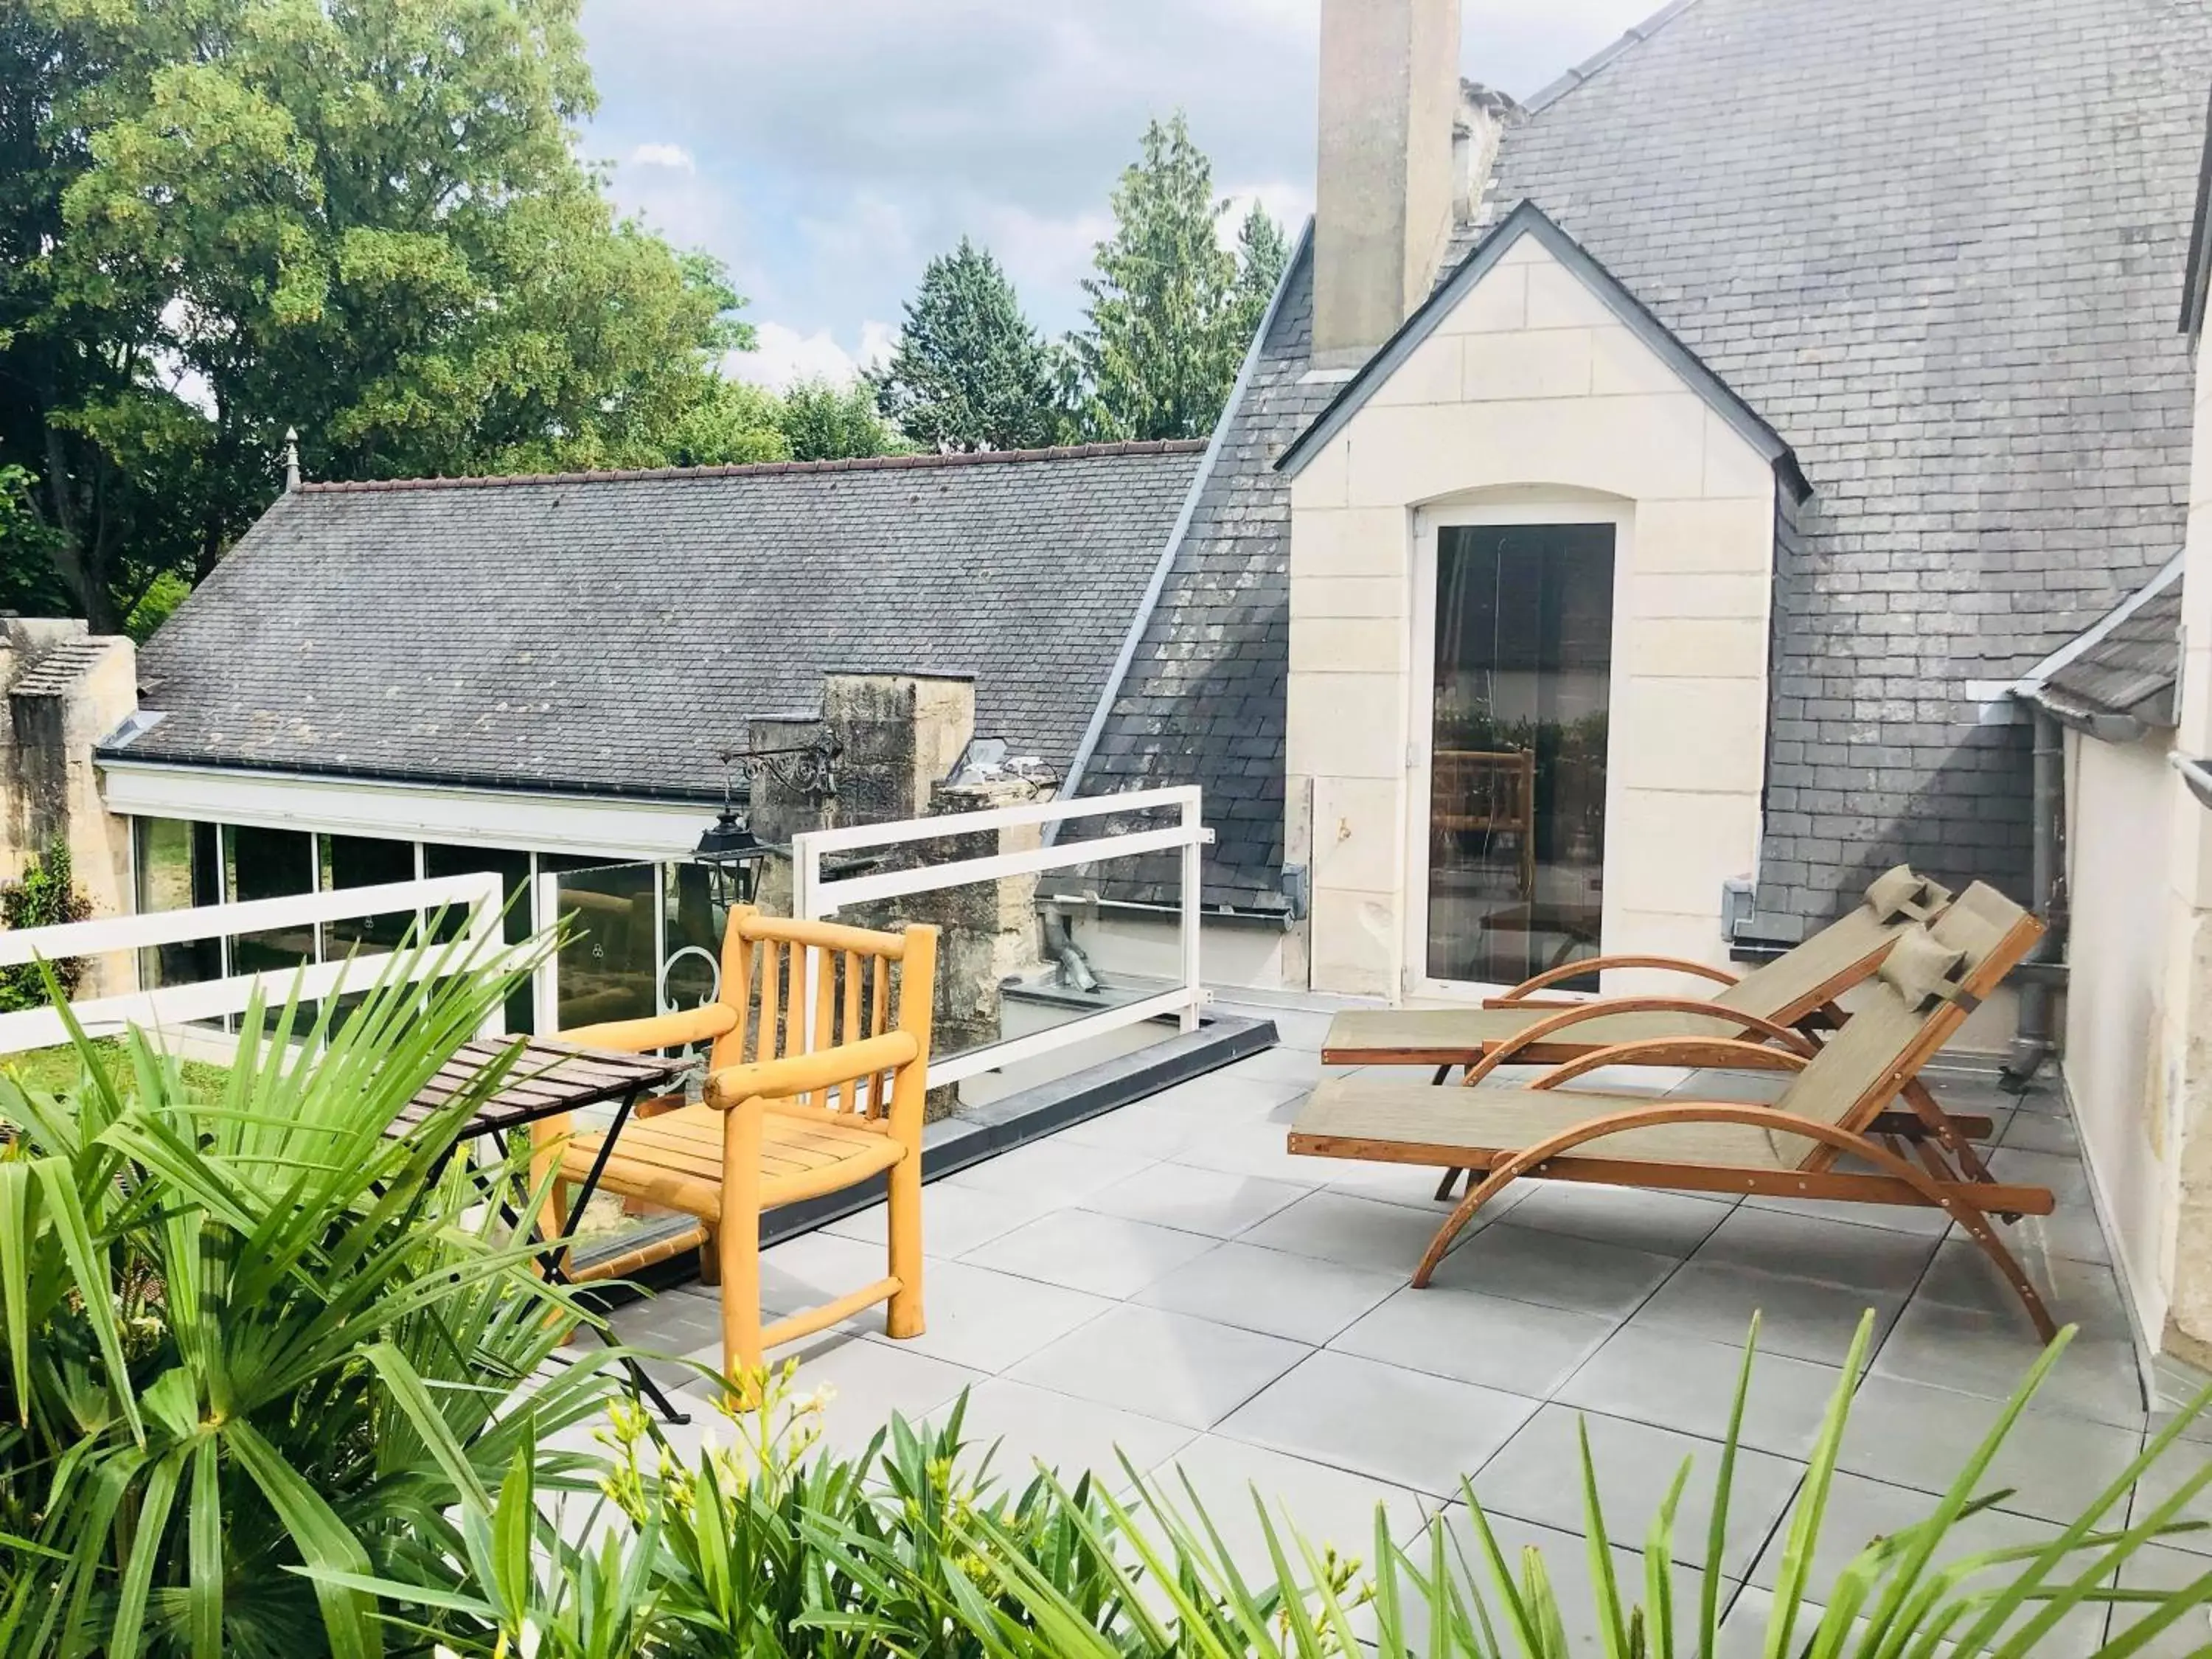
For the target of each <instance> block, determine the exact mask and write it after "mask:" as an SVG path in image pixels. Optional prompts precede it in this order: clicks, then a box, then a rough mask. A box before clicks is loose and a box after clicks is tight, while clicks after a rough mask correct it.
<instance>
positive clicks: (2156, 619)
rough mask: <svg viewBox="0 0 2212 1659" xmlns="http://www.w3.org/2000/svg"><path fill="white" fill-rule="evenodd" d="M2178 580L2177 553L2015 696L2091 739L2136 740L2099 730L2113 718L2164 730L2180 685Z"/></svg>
mask: <svg viewBox="0 0 2212 1659" xmlns="http://www.w3.org/2000/svg"><path fill="white" fill-rule="evenodd" d="M2181 576H2182V556H2181V555H2180V554H2179V553H2177V554H2175V555H2174V556H2173V557H2172V558H2171V559H2169V560H2168V561H2167V562H2166V564H2165V566H2164V567H2163V568H2161V569H2160V571H2159V573H2158V574H2156V575H2155V576H2153V577H2152V578H2151V579H2150V580H2148V582H2145V583H2144V584H2143V585H2142V586H2141V587H2139V588H2137V589H2136V591H2135V592H2132V593H2130V594H2129V595H2128V597H2127V598H2126V599H2123V600H2122V601H2121V602H2120V603H2119V604H2118V605H2116V606H2115V607H2114V608H2113V609H2112V611H2108V612H2107V613H2106V615H2105V616H2104V617H2101V618H2100V620H2099V621H2098V622H2097V623H2096V625H2095V626H2094V627H2093V628H2091V629H2088V630H2087V632H2086V633H2084V634H2082V635H2080V636H2079V637H2078V638H2075V639H2074V640H2072V641H2069V642H2068V643H2067V644H2066V645H2064V646H2063V647H2060V648H2059V649H2058V650H2057V651H2056V652H2054V653H2051V656H2050V657H2048V658H2046V659H2045V660H2044V661H2043V662H2041V663H2039V664H2038V665H2036V667H2035V668H2034V669H2033V670H2032V671H2030V672H2029V673H2028V674H2027V676H2026V677H2025V678H2023V679H2022V680H2021V684H2020V688H2019V690H2020V694H2021V696H2025V697H2027V698H2028V699H2029V700H2030V701H2031V702H2037V703H2040V704H2041V705H2043V706H2044V707H2045V708H2048V709H2049V710H2051V713H2053V714H2057V716H2058V717H2059V719H2061V720H2067V721H2069V722H2070V723H2072V724H2075V725H2077V726H2083V727H2085V728H2086V729H2087V730H2089V731H2090V732H2093V733H2094V734H2096V735H2099V736H2104V735H2123V736H2130V735H2136V733H2135V732H2130V731H2129V730H2128V729H2127V728H2126V727H2124V726H2123V727H2120V728H2119V729H2118V732H2113V731H2112V728H2110V727H2105V726H2102V722H2103V721H2104V720H2108V719H2110V718H2112V717H2114V716H2117V717H2118V718H2119V719H2120V720H2130V721H2140V722H2142V724H2143V725H2146V726H2172V724H2173V723H2174V711H2173V688H2174V684H2175V683H2176V682H2177V681H2178V680H2179V678H2181ZM2138 729H2139V728H2138Z"/></svg>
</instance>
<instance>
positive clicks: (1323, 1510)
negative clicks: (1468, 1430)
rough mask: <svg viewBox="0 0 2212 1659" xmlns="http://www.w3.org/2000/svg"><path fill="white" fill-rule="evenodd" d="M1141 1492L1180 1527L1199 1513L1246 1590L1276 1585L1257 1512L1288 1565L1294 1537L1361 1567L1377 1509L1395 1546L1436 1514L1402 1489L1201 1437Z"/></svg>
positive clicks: (1426, 1501)
mask: <svg viewBox="0 0 2212 1659" xmlns="http://www.w3.org/2000/svg"><path fill="white" fill-rule="evenodd" d="M1147 1484H1148V1485H1149V1486H1151V1487H1152V1492H1153V1496H1154V1498H1156V1499H1157V1500H1158V1501H1159V1502H1161V1503H1162V1504H1165V1505H1166V1507H1168V1508H1169V1509H1170V1510H1173V1511H1174V1512H1175V1513H1176V1515H1177V1516H1180V1517H1182V1520H1183V1521H1184V1522H1186V1523H1188V1524H1191V1525H1193V1526H1194V1527H1195V1526H1197V1524H1198V1522H1199V1516H1198V1513H1197V1511H1198V1510H1201V1509H1202V1510H1204V1512H1205V1519H1206V1520H1207V1521H1210V1522H1212V1524H1213V1526H1214V1528H1216V1529H1217V1530H1218V1532H1219V1533H1220V1534H1221V1538H1222V1541H1223V1543H1224V1544H1225V1546H1226V1547H1227V1548H1228V1553H1229V1558H1230V1559H1231V1561H1232V1562H1233V1563H1235V1565H1236V1566H1237V1571H1239V1572H1240V1573H1243V1574H1244V1575H1245V1576H1246V1579H1247V1582H1248V1583H1252V1582H1256V1583H1273V1580H1274V1577H1275V1574H1274V1569H1273V1565H1272V1564H1271V1562H1270V1560H1269V1557H1268V1552H1267V1534H1266V1533H1265V1531H1264V1530H1263V1529H1262V1528H1261V1523H1260V1514H1259V1509H1258V1507H1257V1506H1258V1505H1260V1504H1264V1505H1265V1506H1266V1509H1267V1518H1268V1520H1269V1522H1271V1523H1272V1524H1273V1526H1274V1528H1275V1529H1276V1534H1277V1536H1278V1537H1279V1539H1280V1540H1281V1541H1282V1544H1283V1547H1284V1549H1285V1551H1286V1552H1288V1553H1290V1554H1291V1559H1293V1560H1296V1559H1297V1546H1296V1544H1294V1543H1293V1542H1292V1541H1291V1534H1296V1536H1297V1537H1299V1538H1303V1539H1304V1541H1306V1542H1307V1543H1309V1544H1310V1545H1312V1546H1313V1547H1314V1548H1315V1550H1316V1552H1319V1551H1320V1550H1322V1549H1323V1548H1324V1547H1332V1546H1333V1547H1334V1548H1335V1549H1336V1550H1337V1551H1338V1552H1339V1553H1340V1554H1344V1555H1349V1556H1352V1557H1356V1558H1357V1559H1360V1560H1363V1561H1365V1560H1371V1559H1373V1557H1374V1553H1375V1549H1374V1541H1375V1511H1376V1505H1378V1504H1379V1505H1381V1506H1382V1509H1383V1514H1384V1515H1385V1516H1386V1517H1387V1518H1388V1521H1389V1527H1390V1533H1391V1536H1392V1537H1393V1538H1395V1539H1397V1540H1399V1541H1411V1540H1413V1539H1415V1538H1418V1537H1419V1535H1420V1532H1421V1527H1422V1524H1423V1522H1424V1521H1425V1519H1426V1517H1427V1516H1428V1515H1429V1514H1430V1513H1431V1510H1432V1508H1433V1506H1434V1505H1433V1500H1432V1499H1430V1498H1426V1497H1424V1496H1423V1495H1422V1494H1420V1493H1419V1492H1413V1491H1411V1490H1409V1489H1407V1488H1406V1487H1403V1486H1389V1485H1388V1484H1386V1483H1384V1482H1381V1481H1377V1480H1371V1479H1370V1478H1369V1477H1367V1476H1365V1475H1359V1474H1347V1473H1346V1472H1345V1471H1344V1470H1342V1469H1340V1468H1330V1467H1328V1465H1326V1464H1322V1463H1316V1462H1310V1461H1309V1460H1307V1459H1305V1458H1303V1457H1293V1456H1291V1455H1289V1454H1288V1453H1285V1452H1279V1451H1273V1450H1270V1449H1268V1448H1267V1447H1265V1446H1256V1445H1254V1444H1252V1443H1250V1442H1249V1441H1243V1440H1230V1439H1226V1438H1225V1437H1222V1436H1220V1435H1216V1434H1202V1435H1200V1436H1199V1437H1197V1438H1196V1439H1195V1440H1193V1441H1192V1442H1190V1443H1189V1444H1188V1445H1186V1446H1184V1447H1183V1448H1182V1449H1180V1450H1179V1451H1177V1452H1176V1453H1175V1455H1173V1456H1171V1457H1169V1458H1167V1459H1165V1460H1164V1461H1163V1462H1161V1464H1160V1465H1159V1466H1158V1468H1155V1469H1154V1470H1153V1471H1152V1478H1151V1480H1149V1481H1148V1482H1147ZM1200 1530H1201V1531H1202V1530H1203V1528H1200Z"/></svg>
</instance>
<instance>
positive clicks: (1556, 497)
mask: <svg viewBox="0 0 2212 1659" xmlns="http://www.w3.org/2000/svg"><path fill="white" fill-rule="evenodd" d="M1468 525H1605V526H1609V527H1611V529H1612V531H1613V664H1612V671H1611V673H1610V675H1609V676H1608V678H1607V685H1606V710H1607V718H1606V768H1605V823H1606V866H1607V868H1608V869H1609V866H1611V864H1612V857H1613V839H1612V836H1613V827H1614V825H1615V824H1616V823H1619V821H1620V767H1619V766H1618V765H1617V764H1615V763H1614V756H1613V733H1614V732H1617V731H1619V729H1620V723H1619V716H1620V708H1621V702H1622V698H1623V695H1624V693H1625V691H1626V687H1627V684H1628V673H1627V667H1626V662H1627V653H1626V651H1625V650H1624V649H1623V633H1624V624H1625V623H1626V621H1627V618H1628V617H1629V594H1630V580H1629V573H1630V571H1631V569H1632V567H1633V565H1634V563H1635V509H1634V507H1633V506H1632V504H1631V503H1629V502H1627V501H1620V500H1617V499H1614V498H1612V497H1607V496H1600V495H1585V494H1581V493H1578V492H1570V491H1545V492H1541V493H1529V494H1516V495H1513V496H1512V497H1510V498H1506V499H1499V500H1495V501H1474V502H1466V503H1459V504H1447V505H1443V506H1438V507H1423V508H1420V509H1419V510H1418V511H1417V512H1416V513H1414V515H1413V562H1412V581H1413V593H1412V595H1411V603H1410V604H1409V605H1407V615H1408V617H1410V618H1411V624H1410V626H1411V636H1410V638H1409V639H1408V640H1407V653H1406V660H1407V665H1408V668H1407V675H1406V684H1407V719H1406V730H1407V744H1406V848H1405V854H1406V902H1405V905H1404V916H1403V921H1404V927H1405V933H1404V939H1403V949H1404V951H1405V953H1406V955H1405V960H1406V970H1405V986H1406V990H1407V994H1408V995H1411V996H1415V997H1419V998H1422V999H1424V1000H1433V1001H1440V1002H1467V1003H1480V1001H1481V1000H1483V999H1484V998H1485V997H1492V996H1496V995H1497V994H1498V993H1499V992H1500V991H1502V990H1504V989H1507V988H1510V987H1505V986H1503V985H1497V984H1492V983H1488V982H1486V981H1473V980H1452V979H1439V978H1436V977H1433V976H1432V975H1431V974H1430V973H1429V800H1430V793H1431V787H1432V770H1433V752H1432V751H1433V749H1434V746H1435V740H1436V732H1435V726H1434V720H1435V703H1436V686H1437V532H1438V531H1440V530H1445V529H1455V528H1458V527H1460V526H1468ZM1601 879H1602V877H1601ZM1612 886H1613V884H1612V883H1610V882H1609V881H1608V882H1605V883H1604V890H1605V892H1606V894H1607V897H1606V899H1605V901H1604V908H1603V909H1602V910H1601V914H1600V919H1599V924H1598V950H1599V951H1600V952H1602V951H1604V950H1605V949H1606V939H1607V935H1608V934H1609V933H1610V932H1611V930H1612V908H1613V900H1612V898H1611V896H1610V895H1611V893H1612ZM1562 994H1563V995H1564V994H1566V993H1562Z"/></svg>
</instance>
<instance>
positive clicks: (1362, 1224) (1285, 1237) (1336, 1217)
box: [1239, 1192, 1440, 1276]
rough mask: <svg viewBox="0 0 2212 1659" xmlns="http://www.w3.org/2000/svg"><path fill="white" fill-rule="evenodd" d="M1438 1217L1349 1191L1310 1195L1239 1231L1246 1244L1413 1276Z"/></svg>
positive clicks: (1348, 1265) (1381, 1271) (1434, 1230)
mask: <svg viewBox="0 0 2212 1659" xmlns="http://www.w3.org/2000/svg"><path fill="white" fill-rule="evenodd" d="M1439 1220H1440V1218H1438V1217H1435V1216H1430V1215H1425V1214H1424V1213H1422V1212H1420V1211H1418V1210H1413V1209H1409V1208H1407V1206H1404V1205H1402V1204H1388V1203H1384V1202H1383V1201H1382V1200H1377V1199H1370V1198H1358V1197H1354V1196H1353V1195H1352V1194H1349V1193H1334V1192H1317V1193H1310V1194H1307V1195H1306V1196H1305V1197H1304V1198H1302V1199H1300V1200H1298V1201H1297V1203H1295V1204H1292V1205H1291V1206H1288V1207H1287V1208H1285V1209H1281V1210H1278V1211H1277V1212H1275V1213H1274V1214H1273V1215H1271V1216H1269V1217H1268V1218H1267V1219H1266V1220H1265V1221H1262V1222H1261V1223H1260V1224H1259V1225H1257V1226H1255V1227H1253V1228H1250V1229H1249V1230H1248V1231H1245V1232H1243V1233H1242V1234H1240V1235H1239V1237H1240V1238H1241V1239H1242V1241H1243V1243H1247V1244H1261V1245H1265V1246H1266V1247H1267V1249H1271V1250H1288V1251H1290V1252H1291V1253H1292V1254H1293V1255H1311V1256H1319V1257H1320V1258H1321V1259H1322V1260H1323V1261H1341V1262H1343V1263H1344V1264H1345V1265H1346V1267H1368V1268H1371V1269H1373V1270H1375V1271H1376V1272H1378V1273H1396V1274H1400V1275H1401V1276H1407V1275H1410V1274H1411V1273H1413V1268H1414V1267H1415V1265H1416V1264H1417V1263H1419V1261H1420V1259H1421V1252H1422V1251H1424V1250H1425V1249H1428V1248H1429V1240H1430V1239H1431V1238H1432V1237H1435V1235H1436V1231H1437V1224H1438V1221H1439Z"/></svg>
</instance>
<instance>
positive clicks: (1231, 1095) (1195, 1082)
mask: <svg viewBox="0 0 2212 1659" xmlns="http://www.w3.org/2000/svg"><path fill="white" fill-rule="evenodd" d="M1312 1088H1313V1085H1312V1084H1310V1083H1302V1082H1298V1081H1297V1080H1295V1079H1289V1078H1266V1077H1244V1076H1240V1075H1239V1074H1237V1072H1236V1070H1235V1068H1233V1067H1231V1068H1230V1069H1229V1070H1226V1071H1219V1072H1209V1073H1206V1075H1205V1076H1204V1077H1195V1078H1193V1079H1191V1080H1190V1081H1189V1082H1188V1083H1178V1084H1176V1085H1175V1087H1174V1088H1172V1089H1163V1090H1161V1091H1159V1092H1158V1094H1156V1095H1147V1096H1146V1097H1145V1105H1146V1109H1149V1110H1152V1111H1156V1112H1181V1113H1186V1114H1188V1115H1193V1116H1195V1117H1197V1118H1199V1119H1200V1120H1201V1121H1206V1120H1211V1121H1215V1122H1224V1123H1225V1122H1230V1121H1249V1120H1251V1119H1254V1118H1264V1117H1266V1116H1267V1114H1268V1113H1269V1112H1271V1111H1273V1109H1275V1108H1276V1107H1278V1106H1280V1105H1281V1104H1282V1103H1284V1102H1285V1101H1289V1100H1296V1099H1297V1098H1299V1097H1301V1096H1304V1095H1305V1094H1308V1093H1310V1091H1312Z"/></svg>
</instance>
